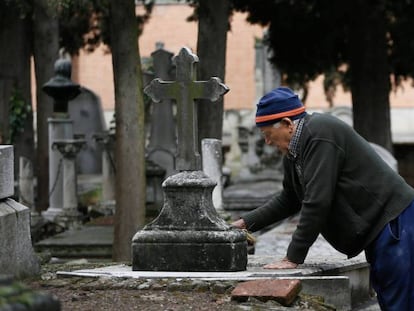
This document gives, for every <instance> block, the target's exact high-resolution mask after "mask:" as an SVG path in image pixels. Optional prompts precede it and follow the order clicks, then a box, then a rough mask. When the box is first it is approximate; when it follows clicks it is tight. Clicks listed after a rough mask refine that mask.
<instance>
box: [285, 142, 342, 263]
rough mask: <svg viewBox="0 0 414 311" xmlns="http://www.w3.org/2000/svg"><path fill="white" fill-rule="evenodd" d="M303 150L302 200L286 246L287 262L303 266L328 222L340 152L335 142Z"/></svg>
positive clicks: (314, 144)
mask: <svg viewBox="0 0 414 311" xmlns="http://www.w3.org/2000/svg"><path fill="white" fill-rule="evenodd" d="M305 146H306V147H305V148H304V150H303V157H302V159H303V163H302V169H303V171H302V173H303V183H304V189H305V193H304V199H303V201H302V207H301V212H300V218H299V223H298V226H297V228H296V230H295V231H294V233H293V236H292V241H291V243H290V244H289V247H288V251H287V258H288V259H289V260H290V261H292V262H295V263H298V264H300V263H303V262H304V260H305V258H306V255H307V253H308V251H309V248H310V247H311V245H312V244H313V243H314V242H315V240H316V239H317V237H318V235H319V233H320V232H321V231H322V228H323V225H324V224H325V223H326V220H327V218H328V215H329V212H330V209H331V206H332V202H333V198H334V196H335V187H336V184H337V180H338V175H339V172H340V169H341V166H342V163H343V160H344V151H343V149H342V148H340V147H339V146H337V145H336V144H335V142H332V141H327V140H322V139H321V140H312V141H310V142H309V143H308V144H306V145H305Z"/></svg>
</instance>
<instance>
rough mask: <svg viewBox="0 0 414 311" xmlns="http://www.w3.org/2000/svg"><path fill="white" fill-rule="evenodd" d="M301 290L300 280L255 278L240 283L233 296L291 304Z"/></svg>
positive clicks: (240, 299)
mask: <svg viewBox="0 0 414 311" xmlns="http://www.w3.org/2000/svg"><path fill="white" fill-rule="evenodd" d="M300 290H301V283H300V280H254V281H247V282H243V283H240V284H238V285H237V286H236V288H235V289H234V290H233V291H232V293H231V298H232V299H233V300H237V301H246V300H247V299H248V298H249V297H254V298H257V299H259V300H261V301H267V300H276V301H277V302H279V303H281V304H282V305H284V306H289V305H291V304H292V303H293V301H294V300H295V298H296V297H297V295H298V294H299V292H300Z"/></svg>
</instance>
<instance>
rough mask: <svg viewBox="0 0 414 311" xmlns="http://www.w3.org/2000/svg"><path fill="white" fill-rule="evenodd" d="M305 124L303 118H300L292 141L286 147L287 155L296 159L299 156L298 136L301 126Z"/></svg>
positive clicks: (300, 132)
mask: <svg viewBox="0 0 414 311" xmlns="http://www.w3.org/2000/svg"><path fill="white" fill-rule="evenodd" d="M304 123H305V118H301V119H300V120H299V122H298V124H297V126H296V131H295V133H294V134H293V136H292V139H291V140H290V143H289V146H288V152H289V155H290V156H291V157H292V158H293V159H296V158H297V156H298V155H299V139H300V135H301V134H302V129H303V124H304Z"/></svg>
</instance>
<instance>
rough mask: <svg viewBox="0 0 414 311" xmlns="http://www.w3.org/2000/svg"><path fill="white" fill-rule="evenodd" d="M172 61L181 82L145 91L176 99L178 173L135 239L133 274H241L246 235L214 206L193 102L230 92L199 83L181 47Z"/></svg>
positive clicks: (216, 83)
mask: <svg viewBox="0 0 414 311" xmlns="http://www.w3.org/2000/svg"><path fill="white" fill-rule="evenodd" d="M173 61H174V62H175V65H176V81H163V80H161V79H154V80H153V81H152V82H151V83H150V85H148V86H147V87H146V88H145V90H144V91H145V93H146V94H147V95H149V96H150V97H151V98H152V99H153V101H155V102H159V101H161V100H163V99H170V98H172V99H175V100H176V101H177V136H178V146H177V155H176V158H175V169H176V170H177V171H178V172H179V173H177V174H175V175H172V176H169V177H168V178H167V179H166V180H165V181H164V182H163V189H164V205H163V208H162V210H161V212H160V214H159V215H158V217H157V218H156V219H155V220H154V221H153V222H151V223H150V224H148V225H147V226H145V227H144V229H143V230H140V231H138V232H137V233H136V234H135V236H134V237H133V239H132V270H134V271H138V270H150V271H241V270H245V269H246V265H247V242H246V234H245V233H244V232H243V231H241V230H237V229H232V228H230V227H229V226H228V225H227V224H226V223H225V221H224V220H223V219H221V218H220V217H219V216H218V214H217V212H216V210H215V208H214V206H213V203H212V191H213V188H214V187H215V185H216V183H215V182H214V181H212V180H211V179H210V178H209V177H208V176H207V175H206V174H205V173H204V172H203V171H201V159H200V154H199V152H198V145H197V144H198V138H197V131H196V129H197V118H196V117H197V114H196V106H195V103H194V99H196V98H203V99H210V100H211V101H215V100H217V99H218V98H219V96H221V95H223V94H224V93H226V92H227V91H228V88H227V87H226V86H225V85H224V84H223V83H221V81H220V79H218V78H214V77H213V78H210V80H209V81H196V80H195V69H194V63H196V62H198V57H197V56H196V55H195V54H193V53H191V51H190V50H189V49H188V48H182V49H181V50H180V52H179V54H178V55H177V56H175V57H174V59H173Z"/></svg>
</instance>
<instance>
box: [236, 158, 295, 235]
mask: <svg viewBox="0 0 414 311" xmlns="http://www.w3.org/2000/svg"><path fill="white" fill-rule="evenodd" d="M289 165H292V164H289V160H287V159H284V171H285V174H284V179H283V190H282V191H281V192H280V193H277V194H275V195H274V196H273V197H272V198H270V199H269V201H267V202H266V203H265V204H263V205H262V206H260V207H258V208H256V209H254V210H252V211H250V212H249V213H246V214H243V215H242V217H241V218H243V219H244V221H245V223H246V227H247V229H248V230H250V231H253V232H254V231H258V230H260V229H262V228H264V227H266V226H268V225H271V224H273V223H276V222H278V221H280V220H282V219H285V218H287V217H289V216H292V215H294V214H296V213H297V212H298V211H299V208H300V206H301V204H300V203H301V202H300V201H299V199H298V197H297V195H296V193H295V191H294V189H293V184H292V181H291V179H290V178H289V174H286V171H287V170H290V169H292V168H290V167H289Z"/></svg>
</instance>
